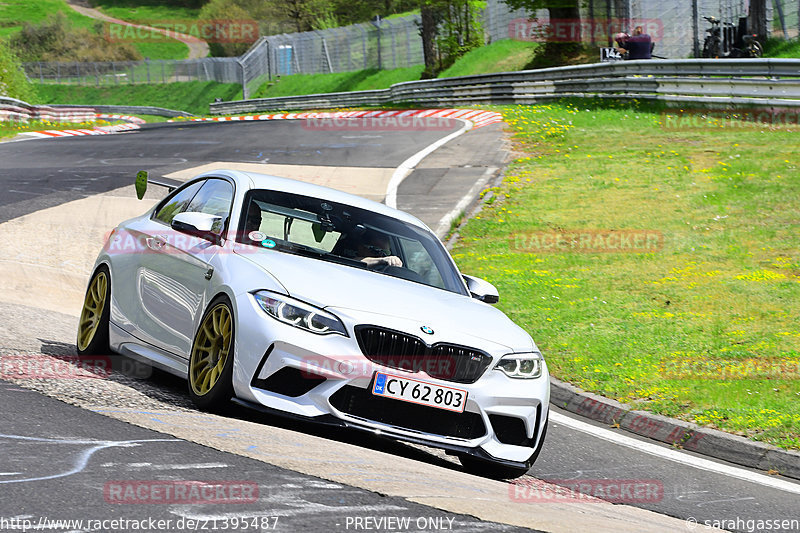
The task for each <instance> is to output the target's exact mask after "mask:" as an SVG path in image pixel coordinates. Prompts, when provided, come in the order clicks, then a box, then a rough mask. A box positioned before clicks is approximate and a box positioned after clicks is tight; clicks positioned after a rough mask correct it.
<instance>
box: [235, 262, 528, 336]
mask: <svg viewBox="0 0 800 533" xmlns="http://www.w3.org/2000/svg"><path fill="white" fill-rule="evenodd" d="M251 250H252V248H251ZM242 252H244V250H241V249H240V250H238V253H242ZM248 252H249V251H248ZM244 255H245V257H247V258H248V259H249V260H251V261H253V262H255V263H256V264H258V265H259V266H260V267H261V268H263V269H264V270H265V271H267V272H268V273H269V274H271V275H272V276H273V277H275V278H276V279H277V280H278V281H279V282H280V283H281V284H282V285H283V286H284V287H285V288H286V290H287V292H288V293H289V295H290V296H292V297H294V298H297V299H298V300H302V301H304V302H308V303H310V304H312V305H316V306H317V307H322V308H326V309H342V310H350V311H354V313H348V314H352V315H353V316H354V317H355V316H357V317H359V321H360V322H362V323H363V321H364V320H365V319H366V320H369V317H371V316H373V315H381V316H382V317H383V319H379V318H378V317H375V318H374V322H375V323H377V324H378V325H384V326H385V325H387V324H396V326H400V325H401V324H408V325H409V327H411V326H410V325H411V324H414V326H413V329H412V330H410V331H409V333H416V334H419V328H420V327H421V326H428V327H431V328H433V329H434V331H435V332H436V331H438V332H441V333H443V334H445V335H446V336H447V337H450V338H447V339H443V338H441V336H440V335H438V334H437V335H435V336H434V337H435V338H429V339H426V340H427V341H429V342H438V341H440V340H448V341H450V342H453V341H454V340H455V339H454V338H452V337H459V338H466V337H473V338H477V339H483V340H485V341H489V342H491V343H494V344H497V345H499V346H504V347H506V348H508V349H509V350H511V351H528V350H531V349H532V348H533V349H535V345H534V344H533V342H532V340H531V338H530V335H528V334H527V333H526V332H525V331H524V330H523V329H522V328H520V327H519V326H517V325H516V324H514V323H513V322H512V321H511V320H510V319H509V318H508V317H507V316H506V315H505V314H503V313H502V312H501V311H499V310H498V309H495V308H494V307H492V306H490V305H488V304H485V303H483V302H479V301H477V300H475V299H473V298H470V297H468V296H464V295H460V294H456V293H453V292H449V291H445V290H442V289H437V288H435V287H429V286H426V285H422V284H419V283H414V282H412V281H406V280H403V279H399V278H394V277H392V276H387V275H384V274H380V273H377V272H372V271H368V270H362V269H360V268H355V267H351V266H346V265H340V264H337V263H330V262H327V261H322V260H318V259H312V258H307V257H302V256H296V255H292V254H286V253H283V252H278V251H273V250H263V251H262V250H258V251H255V252H254V253H245V254H244ZM393 319H394V320H393ZM398 329H399V328H398ZM402 329H407V328H405V327H404V328H402ZM464 343H465V342H464V341H462V344H464Z"/></svg>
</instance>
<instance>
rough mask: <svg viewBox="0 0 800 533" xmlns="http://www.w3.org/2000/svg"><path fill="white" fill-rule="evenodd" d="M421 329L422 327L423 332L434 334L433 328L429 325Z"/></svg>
mask: <svg viewBox="0 0 800 533" xmlns="http://www.w3.org/2000/svg"><path fill="white" fill-rule="evenodd" d="M419 329H421V330H422V332H423V333H427V334H428V335H433V329H431V328H429V327H428V326H422V327H421V328H419Z"/></svg>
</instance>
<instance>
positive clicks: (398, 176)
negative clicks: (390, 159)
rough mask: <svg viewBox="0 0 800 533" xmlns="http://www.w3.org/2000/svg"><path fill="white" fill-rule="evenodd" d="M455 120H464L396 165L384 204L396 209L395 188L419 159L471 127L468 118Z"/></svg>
mask: <svg viewBox="0 0 800 533" xmlns="http://www.w3.org/2000/svg"><path fill="white" fill-rule="evenodd" d="M445 118H453V117H445ZM455 120H461V121H463V122H464V125H463V126H462V127H461V129H459V130H458V131H454V132H453V133H451V134H450V135H448V136H447V137H442V138H441V139H439V140H438V141H436V142H435V143H433V144H429V145H428V146H426V147H425V148H423V149H422V150H420V151H419V152H417V153H416V154H414V155H412V156H411V157H409V158H408V159H406V160H405V161H403V162H402V163H400V166H399V167H397V168H396V169H395V171H394V174H392V179H390V180H389V185H387V187H386V205H387V206H389V207H392V208H394V209H397V189H398V187H400V184H401V183H403V180H404V179H406V176H408V175H409V174H411V171H412V170H414V167H416V166H417V165H418V164H419V162H420V161H422V160H423V159H424V158H425V156H427V155H428V154H430V153H431V152H433V151H434V150H436V149H437V148H439V147H440V146H442V145H444V144H446V143H447V142H449V141H451V140H453V139H455V138H456V137H458V136H460V135H462V134H464V133H465V132H467V131H469V130H470V129H472V126H473V124H472V122H471V121H469V120H464V119H463V118H456V119H455Z"/></svg>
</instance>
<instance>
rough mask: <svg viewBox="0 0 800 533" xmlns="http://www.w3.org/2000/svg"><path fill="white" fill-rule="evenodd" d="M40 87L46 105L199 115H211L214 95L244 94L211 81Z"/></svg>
mask: <svg viewBox="0 0 800 533" xmlns="http://www.w3.org/2000/svg"><path fill="white" fill-rule="evenodd" d="M36 90H37V92H38V93H39V98H40V103H43V104H85V105H92V104H95V105H100V104H117V105H151V106H157V107H164V108H167V109H175V110H179V111H187V112H189V113H193V114H196V115H205V114H208V104H209V102H213V101H214V98H222V99H223V100H237V99H241V97H242V87H241V85H238V84H235V83H216V82H211V81H209V82H202V81H189V82H180V83H168V84H153V85H119V86H117V87H80V86H76V85H48V84H45V85H37V86H36Z"/></svg>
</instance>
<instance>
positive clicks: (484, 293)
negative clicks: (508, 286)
mask: <svg viewBox="0 0 800 533" xmlns="http://www.w3.org/2000/svg"><path fill="white" fill-rule="evenodd" d="M464 281H466V282H467V288H468V289H469V293H470V295H471V296H472V297H473V298H475V299H476V300H480V301H482V302H485V303H487V304H496V303H497V302H498V301H500V295H499V294H498V292H497V287H495V286H494V285H492V284H491V283H489V282H488V281H486V280H483V279H481V278H476V277H475V276H467V275H466V274H464Z"/></svg>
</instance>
